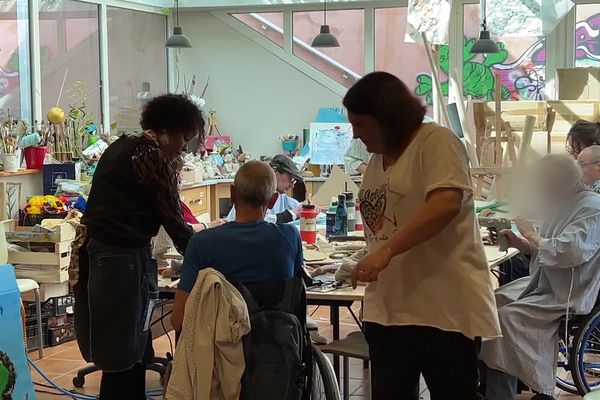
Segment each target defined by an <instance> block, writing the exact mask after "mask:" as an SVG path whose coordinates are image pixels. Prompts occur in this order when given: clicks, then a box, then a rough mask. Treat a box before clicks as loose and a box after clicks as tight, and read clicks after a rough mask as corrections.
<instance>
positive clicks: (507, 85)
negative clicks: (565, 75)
mask: <svg viewBox="0 0 600 400" xmlns="http://www.w3.org/2000/svg"><path fill="white" fill-rule="evenodd" d="M464 11H465V16H464V48H463V53H464V56H463V89H464V92H465V95H469V96H472V97H473V98H474V99H484V100H493V96H494V82H495V76H499V77H500V81H501V82H502V99H503V100H542V99H544V98H545V95H544V87H545V72H546V54H545V48H544V38H543V37H523V36H519V37H500V38H493V39H495V40H496V41H497V43H498V44H499V46H500V48H501V51H500V53H498V54H488V55H477V56H475V55H473V54H470V49H471V47H472V46H473V43H475V40H477V38H478V36H479V29H480V28H479V25H480V15H479V5H478V4H469V5H465V6H464ZM442 69H443V68H442Z"/></svg>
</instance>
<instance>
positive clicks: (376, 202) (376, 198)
mask: <svg viewBox="0 0 600 400" xmlns="http://www.w3.org/2000/svg"><path fill="white" fill-rule="evenodd" d="M386 204H387V198H386V196H385V190H381V189H377V190H375V191H374V192H371V190H370V189H368V190H367V191H366V192H364V194H363V196H361V200H360V212H361V214H362V216H363V220H364V221H365V223H366V224H367V226H368V227H369V229H371V231H372V232H373V233H377V232H379V231H380V230H381V229H382V228H383V221H384V213H385V206H386Z"/></svg>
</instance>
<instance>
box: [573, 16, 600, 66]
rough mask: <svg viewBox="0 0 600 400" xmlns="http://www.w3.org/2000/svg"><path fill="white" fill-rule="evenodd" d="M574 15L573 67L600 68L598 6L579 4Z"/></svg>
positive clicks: (599, 18)
mask: <svg viewBox="0 0 600 400" xmlns="http://www.w3.org/2000/svg"><path fill="white" fill-rule="evenodd" d="M575 15H576V17H575V18H576V21H577V24H576V25H575V66H576V67H600V34H599V33H600V6H599V5H598V4H580V5H578V6H577V10H576V13H575Z"/></svg>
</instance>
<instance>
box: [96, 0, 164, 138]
mask: <svg viewBox="0 0 600 400" xmlns="http://www.w3.org/2000/svg"><path fill="white" fill-rule="evenodd" d="M166 24H167V19H166V17H165V16H164V15H160V14H150V13H144V12H139V11H132V10H125V9H121V8H113V7H109V8H108V70H109V74H110V120H111V123H115V122H116V123H117V124H118V126H119V127H120V128H123V129H127V128H137V127H138V126H139V119H140V109H141V107H142V106H143V104H144V100H143V98H144V94H145V92H146V89H148V85H147V84H149V89H150V94H151V95H152V96H156V95H160V94H164V93H166V92H167V53H166V51H165V47H164V46H165V40H166V29H167V27H166ZM138 94H141V96H138ZM138 97H140V98H138Z"/></svg>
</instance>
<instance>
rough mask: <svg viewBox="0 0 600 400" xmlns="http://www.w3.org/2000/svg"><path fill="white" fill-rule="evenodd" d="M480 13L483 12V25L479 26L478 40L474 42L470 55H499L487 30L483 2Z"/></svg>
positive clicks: (483, 2)
mask: <svg viewBox="0 0 600 400" xmlns="http://www.w3.org/2000/svg"><path fill="white" fill-rule="evenodd" d="M481 5H482V11H483V23H482V24H481V32H480V33H479V40H478V41H476V42H475V44H474V45H473V47H472V48H471V53H473V54H492V53H499V52H500V50H499V49H498V46H497V45H496V42H494V41H493V40H492V39H490V32H489V31H488V30H487V23H486V7H485V0H483V1H482V3H481Z"/></svg>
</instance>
